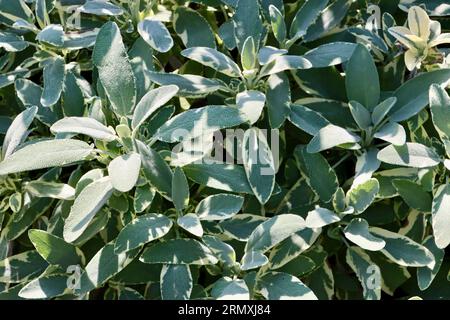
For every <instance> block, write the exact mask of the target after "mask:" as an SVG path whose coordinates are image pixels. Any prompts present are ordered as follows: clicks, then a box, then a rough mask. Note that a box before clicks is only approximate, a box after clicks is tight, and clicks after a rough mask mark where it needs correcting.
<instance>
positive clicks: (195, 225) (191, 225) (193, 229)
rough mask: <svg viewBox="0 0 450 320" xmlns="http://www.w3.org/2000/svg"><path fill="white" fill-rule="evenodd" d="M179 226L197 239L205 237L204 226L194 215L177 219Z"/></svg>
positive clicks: (189, 214) (190, 214)
mask: <svg viewBox="0 0 450 320" xmlns="http://www.w3.org/2000/svg"><path fill="white" fill-rule="evenodd" d="M177 224H178V225H179V226H180V227H181V228H183V229H184V230H186V231H187V232H189V233H191V234H193V235H194V236H196V237H199V238H201V237H202V236H203V227H202V224H201V223H200V219H199V217H198V216H197V215H196V214H194V213H188V214H186V215H184V216H182V217H179V218H178V219H177Z"/></svg>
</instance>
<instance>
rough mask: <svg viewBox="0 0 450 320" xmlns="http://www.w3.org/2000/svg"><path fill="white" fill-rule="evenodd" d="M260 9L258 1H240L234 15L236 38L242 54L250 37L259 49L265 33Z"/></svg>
mask: <svg viewBox="0 0 450 320" xmlns="http://www.w3.org/2000/svg"><path fill="white" fill-rule="evenodd" d="M259 9H260V7H259V2H258V1H257V0H239V1H238V3H237V6H236V10H235V12H234V15H233V22H234V36H235V38H236V45H237V47H238V50H239V52H241V53H242V50H243V49H242V48H243V45H244V42H245V40H246V39H247V38H248V37H250V36H251V37H253V39H254V41H255V44H256V48H258V47H259V42H260V40H261V37H262V35H263V32H264V26H263V24H262V21H261V17H260V14H259Z"/></svg>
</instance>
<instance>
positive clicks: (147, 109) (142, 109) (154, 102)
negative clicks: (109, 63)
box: [131, 85, 178, 131]
mask: <svg viewBox="0 0 450 320" xmlns="http://www.w3.org/2000/svg"><path fill="white" fill-rule="evenodd" d="M177 93H178V87H177V86H174V85H168V86H162V87H160V88H157V89H153V90H151V91H149V92H148V93H147V94H146V95H145V96H144V97H142V99H141V101H139V103H138V104H137V106H136V109H135V110H134V113H133V120H132V122H131V127H132V128H133V130H134V131H136V130H137V129H138V128H139V127H140V126H141V125H142V124H143V123H144V122H145V121H146V120H147V119H148V118H150V116H151V115H152V114H153V113H155V112H156V111H157V110H158V109H159V108H161V107H162V106H163V105H165V104H166V103H167V102H169V101H170V99H172V98H173V97H174V96H175V95H176V94H177Z"/></svg>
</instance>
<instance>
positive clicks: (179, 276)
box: [159, 264, 193, 300]
mask: <svg viewBox="0 0 450 320" xmlns="http://www.w3.org/2000/svg"><path fill="white" fill-rule="evenodd" d="M159 283H160V286H161V298H162V299H163V300H188V299H189V297H190V296H191V292H192V287H193V282H192V275H191V270H190V269H189V266H187V265H183V264H179V265H176V264H169V265H164V266H163V268H162V270H161V280H160V282H159Z"/></svg>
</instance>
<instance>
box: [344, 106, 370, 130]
mask: <svg viewBox="0 0 450 320" xmlns="http://www.w3.org/2000/svg"><path fill="white" fill-rule="evenodd" d="M348 106H349V108H350V112H351V113H352V116H353V119H355V122H356V124H357V125H358V127H359V128H360V129H362V130H366V129H368V128H369V127H370V126H371V125H372V121H371V120H372V119H371V116H370V112H369V111H368V110H367V109H366V107H364V106H363V105H362V104H360V103H359V102H357V101H350V103H349V104H348Z"/></svg>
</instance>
